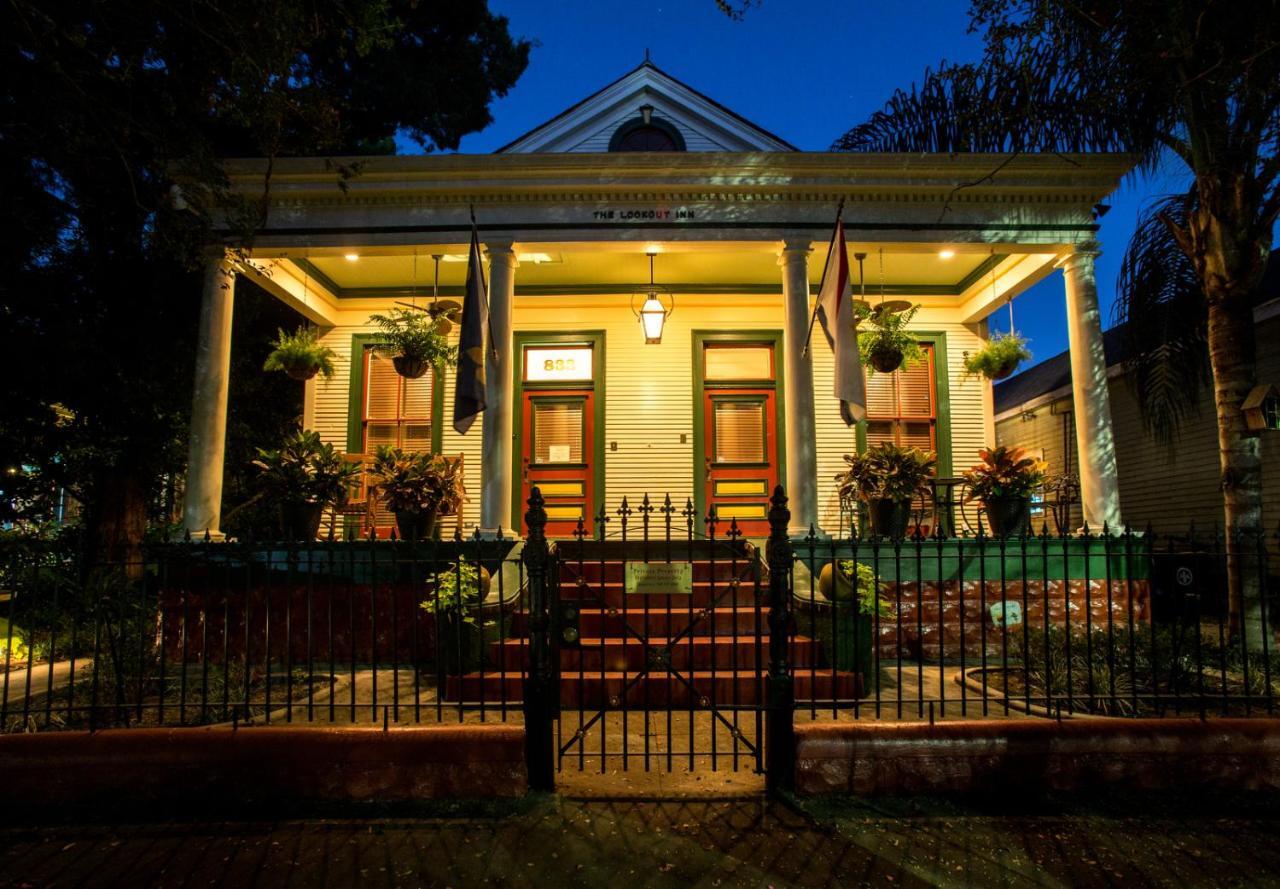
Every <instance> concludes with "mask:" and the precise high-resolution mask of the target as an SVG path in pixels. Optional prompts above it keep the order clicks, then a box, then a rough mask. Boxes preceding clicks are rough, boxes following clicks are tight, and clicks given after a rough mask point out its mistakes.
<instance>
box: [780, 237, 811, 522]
mask: <svg viewBox="0 0 1280 889" xmlns="http://www.w3.org/2000/svg"><path fill="white" fill-rule="evenodd" d="M809 253H810V245H809V240H808V239H807V238H806V239H804V240H788V241H784V242H783V247H782V252H781V253H780V254H779V256H778V265H780V266H781V267H782V300H783V309H784V313H785V314H784V318H785V327H784V330H783V351H784V352H785V353H786V369H787V372H786V379H785V390H786V399H787V407H786V416H785V417H783V420H784V422H785V423H786V437H787V438H786V440H787V496H788V497H789V498H790V501H791V503H790V505H791V527H790V528H789V529H788V531H789V532H790V533H791V534H793V535H803V534H808V533H809V529H810V528H811V527H812V528H815V529H816V528H817V526H818V445H817V434H816V423H815V420H814V412H813V359H812V358H811V357H810V355H809V353H807V352H805V351H804V345H805V342H804V341H805V336H806V334H807V333H808V331H809Z"/></svg>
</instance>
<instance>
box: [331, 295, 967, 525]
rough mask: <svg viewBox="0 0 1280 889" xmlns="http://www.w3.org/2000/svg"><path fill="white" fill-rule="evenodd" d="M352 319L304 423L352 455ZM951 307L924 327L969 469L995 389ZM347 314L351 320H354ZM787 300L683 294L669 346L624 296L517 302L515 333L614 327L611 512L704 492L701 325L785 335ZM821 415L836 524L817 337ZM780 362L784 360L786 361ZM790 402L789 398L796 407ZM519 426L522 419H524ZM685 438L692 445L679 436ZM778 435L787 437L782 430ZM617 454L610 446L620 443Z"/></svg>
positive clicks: (475, 468) (449, 381)
mask: <svg viewBox="0 0 1280 889" xmlns="http://www.w3.org/2000/svg"><path fill="white" fill-rule="evenodd" d="M350 318H351V321H352V323H350V324H342V325H340V326H337V327H334V328H331V329H330V330H328V331H327V332H326V333H325V334H324V336H323V341H324V343H325V344H326V345H327V346H329V347H330V348H331V349H333V350H334V352H335V353H336V356H335V358H334V365H335V373H334V376H333V377H332V379H329V380H324V379H321V378H317V379H316V380H313V381H312V382H310V383H308V386H309V387H311V390H310V393H309V400H308V404H309V405H310V406H311V407H310V411H309V412H308V416H307V417H306V423H307V425H308V427H309V428H312V429H315V430H316V431H317V432H319V433H320V435H321V437H322V438H323V439H324V440H325V441H330V442H333V443H334V444H335V445H336V446H337V447H339V448H341V449H343V450H346V445H347V428H348V417H347V412H348V404H349V399H350V380H351V365H350V362H351V355H350V351H351V338H352V334H355V333H363V332H367V331H369V330H370V328H369V326H368V325H367V323H365V322H364V316H363V313H361V314H360V316H359V317H357V313H350ZM944 318H945V315H944V314H943V313H941V312H937V313H933V314H932V315H928V314H924V313H923V312H922V313H921V314H920V315H918V316H917V321H916V322H915V324H914V326H915V327H917V328H919V329H921V330H930V331H942V332H945V333H946V335H947V359H948V373H949V377H950V379H949V382H950V391H951V403H950V414H951V448H952V454H953V459H954V462H955V468H956V469H957V470H958V469H960V468H962V467H964V466H967V465H969V463H971V462H972V461H973V459H974V457H975V456H976V452H977V450H978V448H980V447H982V446H983V445H984V444H985V443H986V431H985V430H986V427H987V423H988V422H989V420H988V418H989V416H990V415H989V413H984V405H986V404H988V403H989V398H990V393H989V388H990V387H989V384H986V383H985V382H980V381H975V380H969V381H966V380H964V379H963V378H962V370H963V368H962V364H963V361H964V352H965V350H973V349H975V348H977V346H978V345H979V343H980V338H979V337H978V335H977V334H976V333H975V332H974V331H973V330H971V329H969V328H968V327H966V326H965V325H962V324H958V323H954V322H950V321H946V320H944ZM343 320H346V317H345V316H344V319H343ZM782 327H783V313H782V297H781V294H779V295H777V296H742V297H733V296H717V297H698V298H692V297H691V298H689V299H687V300H680V302H679V304H678V307H677V311H676V312H675V313H674V314H672V315H671V317H670V318H669V319H668V320H667V324H666V328H665V330H664V332H663V337H662V342H661V343H660V344H657V345H646V344H645V342H644V338H643V336H642V335H641V332H640V328H639V323H638V322H637V321H636V319H635V317H634V316H633V315H632V314H631V312H630V310H629V308H628V307H627V305H626V301H625V299H624V298H620V297H614V296H609V297H577V296H575V297H542V296H538V297H517V298H516V303H515V317H514V323H513V328H514V330H516V331H524V332H528V331H546V332H548V333H567V332H573V331H596V330H602V331H604V333H605V368H604V373H605V374H606V378H605V382H606V397H607V403H606V405H605V428H604V442H605V487H606V498H607V504H606V505H607V508H608V509H609V510H610V512H612V511H613V510H615V509H617V507H618V505H619V503H620V502H621V500H622V498H623V497H624V496H625V497H627V498H628V500H629V501H632V502H635V501H636V500H638V498H640V497H642V496H643V495H644V494H645V493H648V494H650V496H658V497H661V496H662V495H663V494H667V493H670V494H671V496H672V499H673V500H674V501H675V502H676V503H677V505H678V506H681V507H683V505H684V502H685V500H686V499H687V498H690V497H692V496H693V493H694V483H695V477H694V466H693V460H694V444H693V442H694V436H693V428H694V422H695V414H694V404H693V344H692V343H693V331H694V330H735V331H738V330H775V331H776V330H781V329H782ZM812 355H813V363H814V394H815V413H816V419H817V451H818V460H817V464H818V465H817V473H818V496H819V510H820V521H821V523H822V524H823V527H829V528H831V529H834V528H835V527H836V520H837V517H838V504H837V502H836V485H835V480H834V479H835V475H836V474H837V473H838V472H839V471H840V470H841V468H842V467H843V465H844V461H843V460H842V456H843V455H844V454H847V453H850V452H852V450H853V448H854V433H853V431H852V430H850V429H849V428H847V427H846V426H845V425H844V423H843V422H842V421H841V419H840V414H839V408H838V405H837V404H836V402H835V400H834V399H833V397H832V395H831V386H832V384H831V374H832V356H831V351H830V349H828V348H827V346H826V343H825V341H824V340H822V338H821V334H820V333H819V334H818V335H817V336H816V338H815V340H814V345H813V349H812ZM779 362H780V363H782V364H785V361H784V359H783V356H779ZM787 407H788V408H790V405H789V404H788V405H787ZM452 415H453V378H452V375H451V374H450V375H449V376H447V377H446V379H445V385H444V433H443V450H444V452H445V453H446V454H458V453H462V454H465V455H466V470H467V471H466V483H467V490H468V492H469V496H470V502H469V503H468V504H467V505H466V508H465V511H464V520H465V523H466V524H467V525H468V526H474V525H475V524H477V523H478V522H479V518H480V516H479V510H480V484H481V481H480V457H481V426H482V423H483V415H482V416H481V420H480V421H478V422H477V423H476V424H475V425H474V426H472V428H471V431H470V432H468V433H467V435H465V436H460V435H458V434H457V433H455V432H454V431H453V427H452V421H451V418H452ZM517 428H518V426H517ZM681 435H684V438H685V440H684V441H683V442H682V441H681V440H680V437H681ZM779 435H780V436H784V435H785V432H784V431H783V430H779ZM615 442H616V444H617V450H616V451H615V450H613V449H612V445H613V443H615Z"/></svg>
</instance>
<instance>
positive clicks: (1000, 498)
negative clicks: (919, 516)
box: [964, 445, 1049, 537]
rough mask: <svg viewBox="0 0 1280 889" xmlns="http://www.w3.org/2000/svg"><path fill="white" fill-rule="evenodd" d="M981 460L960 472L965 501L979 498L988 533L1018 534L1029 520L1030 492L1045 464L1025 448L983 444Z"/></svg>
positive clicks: (1038, 482)
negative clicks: (965, 484) (992, 446)
mask: <svg viewBox="0 0 1280 889" xmlns="http://www.w3.org/2000/svg"><path fill="white" fill-rule="evenodd" d="M978 456H979V457H981V458H982V462H981V463H979V464H977V465H976V466H974V467H973V468H972V469H970V470H969V471H968V472H966V473H965V474H964V480H965V482H966V483H967V485H968V488H969V490H968V493H967V494H966V495H965V500H966V501H972V500H981V501H982V505H983V512H985V513H986V516H987V523H988V524H989V525H990V527H991V533H992V534H994V535H995V536H997V537H1007V536H1009V535H1011V534H1019V533H1021V532H1022V531H1023V529H1025V528H1027V527H1028V526H1029V525H1030V522H1031V495H1032V493H1034V492H1035V489H1036V488H1038V487H1039V486H1040V485H1042V484H1043V483H1044V479H1045V471H1046V470H1047V469H1048V468H1049V464H1047V463H1045V462H1044V461H1043V460H1040V459H1038V458H1036V457H1032V456H1031V455H1030V454H1029V453H1027V451H1026V449H1025V448H1011V447H1005V446H1003V445H1002V446H1001V447H998V448H984V449H983V450H981V451H979V452H978Z"/></svg>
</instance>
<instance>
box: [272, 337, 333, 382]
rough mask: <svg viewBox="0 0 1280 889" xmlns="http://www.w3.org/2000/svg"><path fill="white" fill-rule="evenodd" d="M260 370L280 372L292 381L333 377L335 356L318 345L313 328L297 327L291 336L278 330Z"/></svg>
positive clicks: (322, 345) (318, 339)
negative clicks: (321, 376)
mask: <svg viewBox="0 0 1280 889" xmlns="http://www.w3.org/2000/svg"><path fill="white" fill-rule="evenodd" d="M278 334H279V335H278V336H277V337H276V339H275V342H273V343H272V344H271V347H272V348H271V353H270V354H269V355H267V360H266V361H265V362H263V364H262V369H263V370H274V371H283V372H284V373H286V374H288V375H289V376H290V377H292V378H293V379H295V380H309V379H311V378H312V377H314V376H315V375H316V374H318V373H319V374H324V376H325V377H326V378H327V377H331V376H333V355H334V352H333V350H332V349H330V348H329V347H328V346H326V345H324V344H322V343H321V342H320V335H319V333H318V332H317V331H316V329H315V328H313V327H299V328H298V329H297V330H295V331H294V332H293V333H286V332H285V331H284V330H283V329H280V330H278Z"/></svg>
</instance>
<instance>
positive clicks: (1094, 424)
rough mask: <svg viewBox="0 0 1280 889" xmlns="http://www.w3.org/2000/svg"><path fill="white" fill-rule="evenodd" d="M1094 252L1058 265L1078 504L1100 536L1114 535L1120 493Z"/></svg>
mask: <svg viewBox="0 0 1280 889" xmlns="http://www.w3.org/2000/svg"><path fill="white" fill-rule="evenodd" d="M1097 255H1098V254H1097V251H1096V249H1093V250H1089V249H1085V250H1079V251H1077V252H1075V253H1073V254H1071V255H1070V256H1067V257H1065V258H1064V259H1062V260H1061V261H1060V262H1059V265H1060V266H1061V267H1062V273H1063V278H1064V280H1065V282H1066V291H1067V340H1068V344H1069V347H1070V349H1071V395H1072V400H1073V402H1074V405H1075V426H1076V452H1077V453H1078V454H1079V456H1080V500H1081V505H1082V507H1083V509H1084V520H1085V521H1086V522H1087V523H1088V525H1089V527H1090V528H1091V529H1092V530H1094V531H1097V530H1100V529H1101V528H1102V525H1103V523H1104V522H1105V523H1107V524H1108V525H1110V526H1111V528H1112V529H1113V530H1118V529H1119V528H1120V526H1121V522H1120V487H1119V482H1118V480H1117V473H1116V448H1115V437H1114V436H1113V434H1112V431H1111V396H1110V393H1109V392H1108V390H1107V359H1106V354H1105V352H1104V350H1103V345H1102V318H1101V315H1100V314H1099V311H1098V286H1097V281H1096V280H1095V276H1094V266H1093V261H1094V257H1096V256H1097Z"/></svg>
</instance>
